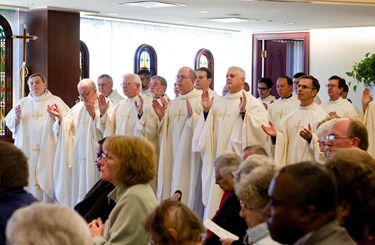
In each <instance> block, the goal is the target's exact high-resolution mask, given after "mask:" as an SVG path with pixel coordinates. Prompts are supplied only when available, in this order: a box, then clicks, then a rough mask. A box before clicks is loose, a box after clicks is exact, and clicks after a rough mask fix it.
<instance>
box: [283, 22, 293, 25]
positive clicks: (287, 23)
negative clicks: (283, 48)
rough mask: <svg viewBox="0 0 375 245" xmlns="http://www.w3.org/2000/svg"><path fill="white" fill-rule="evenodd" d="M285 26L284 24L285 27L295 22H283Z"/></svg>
mask: <svg viewBox="0 0 375 245" xmlns="http://www.w3.org/2000/svg"><path fill="white" fill-rule="evenodd" d="M285 24H286V25H294V24H295V22H292V21H291V22H285Z"/></svg>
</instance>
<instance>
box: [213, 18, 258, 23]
mask: <svg viewBox="0 0 375 245" xmlns="http://www.w3.org/2000/svg"><path fill="white" fill-rule="evenodd" d="M207 20H209V21H214V22H220V23H240V22H249V21H254V20H250V19H243V18H237V17H224V18H213V19H207Z"/></svg>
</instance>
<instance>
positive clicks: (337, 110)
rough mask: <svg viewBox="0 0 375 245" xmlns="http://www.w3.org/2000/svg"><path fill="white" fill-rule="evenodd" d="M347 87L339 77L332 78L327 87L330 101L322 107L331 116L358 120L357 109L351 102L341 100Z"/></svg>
mask: <svg viewBox="0 0 375 245" xmlns="http://www.w3.org/2000/svg"><path fill="white" fill-rule="evenodd" d="M345 85H346V83H345V80H344V79H343V78H341V77H339V76H336V75H334V76H331V77H330V78H329V79H328V84H327V85H326V87H327V89H328V96H329V101H327V102H324V103H322V104H320V105H321V107H323V109H324V110H325V111H326V112H327V113H329V114H330V115H334V114H336V115H337V116H339V117H350V118H358V117H359V116H358V113H357V110H356V108H355V107H354V105H353V104H352V103H350V102H349V101H347V100H345V99H343V98H341V93H342V91H343V90H344V86H345Z"/></svg>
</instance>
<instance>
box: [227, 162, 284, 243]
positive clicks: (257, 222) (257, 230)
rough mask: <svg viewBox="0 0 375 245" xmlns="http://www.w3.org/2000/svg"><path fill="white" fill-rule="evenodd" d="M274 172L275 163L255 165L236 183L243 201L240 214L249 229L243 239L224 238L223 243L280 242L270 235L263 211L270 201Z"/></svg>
mask: <svg viewBox="0 0 375 245" xmlns="http://www.w3.org/2000/svg"><path fill="white" fill-rule="evenodd" d="M274 174H275V167H274V165H272V164H267V163H266V164H264V165H259V166H255V167H254V168H253V169H252V170H251V172H250V173H249V174H247V175H244V176H242V177H241V181H240V182H239V183H238V184H237V185H236V194H237V197H238V199H239V200H240V203H241V212H240V216H241V217H243V218H244V219H245V220H246V223H247V226H248V228H249V229H247V232H246V233H247V234H246V236H245V237H244V238H243V239H240V240H238V241H234V240H232V239H223V240H222V244H223V245H228V244H231V245H234V244H254V245H257V244H258V245H261V244H267V245H273V244H278V243H277V242H275V241H273V240H272V238H271V237H270V235H269V231H268V228H267V224H266V215H265V214H264V212H263V209H264V208H265V207H266V206H267V203H268V201H269V198H268V187H269V185H270V183H271V180H272V177H273V176H274Z"/></svg>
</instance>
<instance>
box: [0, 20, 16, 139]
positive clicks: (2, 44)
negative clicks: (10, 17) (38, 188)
mask: <svg viewBox="0 0 375 245" xmlns="http://www.w3.org/2000/svg"><path fill="white" fill-rule="evenodd" d="M11 37H12V29H11V28H10V25H9V23H8V21H7V20H6V19H5V18H4V17H3V16H2V15H0V139H3V140H9V141H11V140H12V133H11V132H10V130H9V129H7V128H6V126H5V121H4V118H5V115H6V114H7V113H8V112H9V111H10V109H11V108H12V76H13V73H12V50H13V46H12V38H11Z"/></svg>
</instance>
